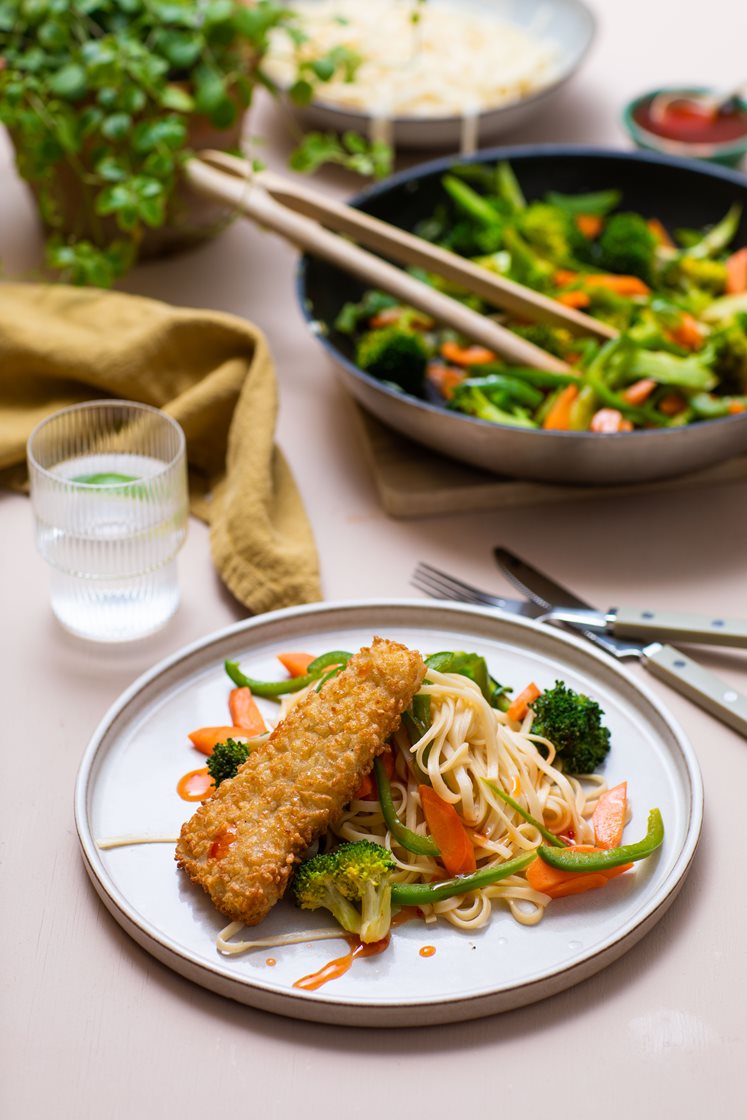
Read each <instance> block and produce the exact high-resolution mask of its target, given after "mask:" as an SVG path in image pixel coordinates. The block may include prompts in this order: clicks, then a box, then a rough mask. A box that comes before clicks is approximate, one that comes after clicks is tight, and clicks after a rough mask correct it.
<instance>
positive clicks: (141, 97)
mask: <svg viewBox="0 0 747 1120" xmlns="http://www.w3.org/2000/svg"><path fill="white" fill-rule="evenodd" d="M147 101H148V99H147V97H146V96H145V94H144V93H143V91H142V90H141V89H140V87H139V86H132V85H128V86H125V88H124V89H123V90H122V91H121V92H120V95H119V104H120V105H121V107H122V109H123V110H124V111H125V113H140V112H142V110H143V109H144V108H145V106H146V104H147Z"/></svg>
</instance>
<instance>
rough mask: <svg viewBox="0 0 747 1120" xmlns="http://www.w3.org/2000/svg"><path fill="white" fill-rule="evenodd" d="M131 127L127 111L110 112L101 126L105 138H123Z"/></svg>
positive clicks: (130, 118) (130, 119)
mask: <svg viewBox="0 0 747 1120" xmlns="http://www.w3.org/2000/svg"><path fill="white" fill-rule="evenodd" d="M131 128H132V117H131V116H130V114H129V113H112V115H111V116H110V117H107V118H106V120H105V121H104V123H103V124H102V126H101V132H102V134H103V135H104V136H105V137H106V138H107V140H124V138H125V137H126V136H127V134H128V132H129V131H130V129H131Z"/></svg>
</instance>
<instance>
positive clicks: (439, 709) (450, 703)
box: [335, 669, 606, 930]
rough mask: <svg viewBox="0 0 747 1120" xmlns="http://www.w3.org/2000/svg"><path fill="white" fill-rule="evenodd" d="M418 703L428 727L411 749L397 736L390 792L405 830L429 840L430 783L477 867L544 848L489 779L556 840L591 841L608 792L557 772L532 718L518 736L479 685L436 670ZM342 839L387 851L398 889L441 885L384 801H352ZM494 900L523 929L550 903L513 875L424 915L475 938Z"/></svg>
mask: <svg viewBox="0 0 747 1120" xmlns="http://www.w3.org/2000/svg"><path fill="white" fill-rule="evenodd" d="M420 694H421V695H423V696H428V697H429V698H430V706H431V726H430V727H429V728H428V730H427V732H426V733H425V734H424V735H423V736H422V738H421V739H419V740H418V741H417V742H416V743H413V744H412V745H410V743H409V739H408V737H407V734H406V733H405V732H404V730H403V729H400V731H398V732H397V735H396V747H397V749H396V750H395V752H394V754H395V772H394V777H393V779H392V783H391V784H392V793H393V797H394V801H395V806H396V808H397V812H398V815H399V817H400V819H401V821H402V822H403V824H405V825H406V826H407V827H408V828H410V829H411V830H412V831H414V832H417V833H421V834H423V835H426V833H427V826H426V823H425V817H424V814H423V809H422V806H421V804H420V797H419V794H418V785H419V784H421V783H422V781H423V774H427V777H428V780H429V781H430V783H431V784H432V786H433V789H434V791H435V793H437V794H438V796H439V797H440V798H442V800H444V801H447V802H449V803H450V804H451V805H453V806H454V808H455V809H456V811H457V813H458V814H459V816H460V817H461V818H462V820H463V821H464V823H465V825H466V826H467V828H468V829H469V830H470V831H471V833H472V838H473V842H474V844H475V858H476V860H477V866H478V868H484V867H489V866H492V865H494V864H498V865H499V864H502V863H505V862H506V861H507V860H510V859H513V858H514V857H516V856H519V855H522V854H523V853H525V852H529V851H532V850H533V849H535V848H536V847H537V846H538V845H539V844H541V843H543V842H544V841H543V839H542V837H541V835H540V834H539V832H538V830H537V828H536V827H535V826H534V825H532V824H529V823H528V822H527V821H525V820H524V819H523V818H522V817H521V816H520V815H519V814H518V813H517V812H516V811H515V810H514V809H512V808H510V807H509V806H508V805H506V804H505V803H504V802H503V801H502V800H501V799H500V798H499V797H498V796H497V795H496V794H495V793H493V791H492V790H491V789H490V787H489V785H487V784H486V782H485V781H483V779H486V778H487V779H488V780H490V781H493V782H494V783H495V784H496V785H498V786H500V788H501V789H503V790H504V791H505V792H506V793H508V794H509V795H510V796H511V797H512V798H513V799H514V800H515V801H516V802H517V803H518V804H519V805H521V807H522V808H523V809H524V810H525V811H526V812H528V813H529V814H530V815H531V816H533V817H534V818H535V819H536V820H538V821H541V822H543V823H544V825H545V827H546V828H548V829H550V830H551V831H552V832H555V833H558V834H564V835H567V836H573V838H574V842H575V843H578V844H584V843H593V842H594V834H593V829H592V826H591V822H590V820H589V818H590V816H591V813H592V811H593V809H594V805H595V803H596V801H597V799H598V797H599V795H600V794H601V793H602V792H603V791H604V790H605V789H606V783H605V781H604V779H603V778H601V777H599V776H597V775H589V776H585V777H584V779H583V782H582V781H580V780H579V779H578V778H574V777H569V776H568V775H567V774H563V773H562V772H561V771H560V770H558V769H556V768H555V767H554V766H553V765H552V762H553V759H554V757H555V748H554V746H553V744H552V743H551V742H549V741H548V740H547V739H544V738H542V737H541V736H539V735H532V734H531V732H530V730H529V728H530V725H531V720H532V715H531V713H530V714H529V715H528V716H527V718H526V719H525V720H524V723H523V725H522V728H521V730H519V731H514V730H512V729H511V725H510V721H509V720H508V718H507V716H506V715H505V714H504V713H503V712H501V711H499V710H497V709H496V708H492V707H491V706H490V704H488V702H487V701H486V700H485V698H484V696H483V694H482V692H481V691H480V688H479V686H478V685H477V684H475V683H474V682H473V681H472V680H470V679H469V678H467V677H464V676H460V675H458V674H456V673H439V672H437V671H435V670H434V669H429V670H428V674H427V677H426V679H425V683H424V684H423V686H422V687H421V690H420ZM540 748H541V749H540ZM419 771H420V773H419ZM335 832H336V833H337V835H338V836H339V837H340V839H342V840H371V841H374V842H376V843H378V844H383V845H385V846H386V847H387V848H390V849H391V851H392V855H393V856H394V859H395V860H396V863H397V867H398V870H397V871H396V872H394V874H393V882H415V881H419V882H422V881H423V880H426V881H428V880H432V879H438V878H442V877H443V868H441V866H440V864H439V863H438V862H437V861H436V860H435V859H433V858H431V857H428V856H420V855H413V854H412V853H411V852H408V851H406V850H405V849H404V848H401V847H400V846H399V845H398V844H397V843H396V841H393V838H392V837H391V836H390V835H389V833H388V831H387V828H386V825H385V823H384V818H383V816H382V813H381V809H380V806H379V803H378V801H373V800H372V801H353V802H351V804H350V807H349V809H348V810H347V811H346V813H345V815H344V816H343V818H342V820H341V821H340V823H339V824H338V825H337V827H336V829H335ZM494 900H502V901H503V902H505V903H506V904H507V905H508V907H509V909H510V911H511V913H512V915H513V917H514V918H515V919H516V920H517V921H518V922H521V923H522V925H535V924H536V923H537V922H539V921H540V920H541V918H542V915H543V913H544V910H545V906H546V905H547V903H548V901H549V899H548V896H547V895H545V894H542V893H540V892H538V891H536V890H534V889H533V888H532V887H530V886H529V885H528V883H527V881H526V879H525V878H524V876H523V875H512V876H511V877H510V878H508V879H504V880H502V881H500V882H498V883H495V884H493V885H492V886H488V887H483V888H482V889H481V890H479V891H473V892H472V893H470V894H467V895H459V896H457V897H455V898H450V899H447V900H445V901H443V902H438V903H436V904H434V905H432V906H428V907H424V908H423V913H424V916H425V918H426V921H435V920H436V918H437V917H440V918H444V919H445V920H446V921H448V922H450V923H451V924H452V925H454V926H456V927H458V928H459V929H462V930H477V929H480V928H481V927H482V926H484V925H486V923H487V922H488V921H489V920H490V915H491V911H492V907H493V902H494Z"/></svg>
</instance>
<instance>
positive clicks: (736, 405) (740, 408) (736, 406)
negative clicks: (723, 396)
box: [726, 401, 747, 416]
mask: <svg viewBox="0 0 747 1120" xmlns="http://www.w3.org/2000/svg"><path fill="white" fill-rule="evenodd" d="M726 411H727V412H728V413H729V415H730V416H738V415H739V413H740V412H745V411H747V410H746V409H745V407H744V405H743V404H742V403H741V401H730V402H729V406H728V408H727V410H726Z"/></svg>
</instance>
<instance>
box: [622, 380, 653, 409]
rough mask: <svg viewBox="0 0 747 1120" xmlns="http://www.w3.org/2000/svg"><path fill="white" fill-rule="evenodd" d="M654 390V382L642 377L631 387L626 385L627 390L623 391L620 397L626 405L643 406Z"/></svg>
mask: <svg viewBox="0 0 747 1120" xmlns="http://www.w3.org/2000/svg"><path fill="white" fill-rule="evenodd" d="M655 388H656V382H655V381H654V379H653V377H642V378H641V380H640V381H634V382H633V384H632V385H628V387H627V389H623V391H622V393H621V394H620V396H621V397H622V398H623V400H625V401H627V403H628V404H643V402H644V401H646V400H648V398H649V397H650V396H651V394H652V393H653V391H654V389H655Z"/></svg>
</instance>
